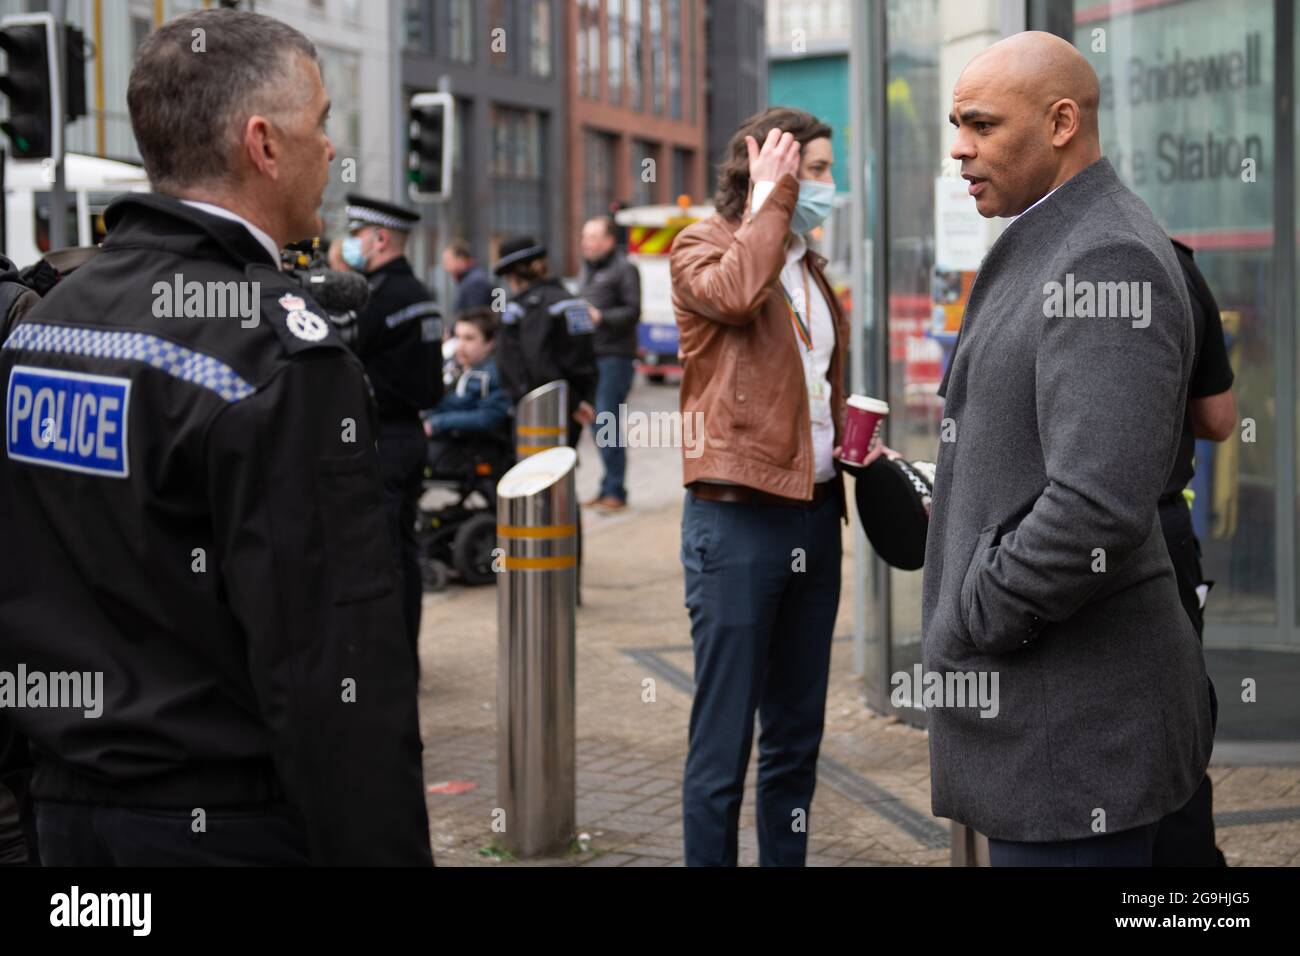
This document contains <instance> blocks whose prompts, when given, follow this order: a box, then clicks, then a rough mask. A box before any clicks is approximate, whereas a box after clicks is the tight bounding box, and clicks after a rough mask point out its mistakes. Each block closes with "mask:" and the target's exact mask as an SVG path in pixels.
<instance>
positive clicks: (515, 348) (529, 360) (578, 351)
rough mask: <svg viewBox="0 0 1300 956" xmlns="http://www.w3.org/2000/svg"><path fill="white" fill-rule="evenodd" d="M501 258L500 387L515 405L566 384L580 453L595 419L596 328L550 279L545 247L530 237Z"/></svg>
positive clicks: (507, 244)
mask: <svg viewBox="0 0 1300 956" xmlns="http://www.w3.org/2000/svg"><path fill="white" fill-rule="evenodd" d="M500 253H501V257H500V258H499V259H498V260H497V264H496V268H495V269H494V270H493V271H495V272H496V274H497V275H499V276H503V277H504V278H505V280H506V284H507V285H508V286H509V288H510V292H511V299H510V301H509V302H508V303H506V308H505V312H504V313H503V314H502V316H501V328H500V330H499V331H498V332H497V368H498V369H499V370H500V372H501V387H502V388H504V389H505V391H506V393H507V394H508V395H509V396H510V398H511V400H512V401H516V402H517V401H519V399H521V398H523V396H524V395H526V394H528V393H529V392H531V391H532V390H533V389H535V388H538V387H539V386H542V385H545V384H546V383H547V382H553V381H556V380H559V379H563V380H564V381H566V382H568V383H569V412H570V420H569V436H568V437H569V444H570V445H571V446H574V447H576V446H577V444H578V437H579V436H580V435H581V434H582V426H583V425H584V424H587V423H589V422H591V421H593V420H594V418H595V410H594V409H593V407H592V403H593V402H594V401H595V400H596V357H595V351H594V349H593V346H592V342H593V333H594V332H595V329H596V327H595V324H594V323H593V322H592V321H591V315H590V314H589V313H588V311H587V304H586V303H585V302H584V301H583V300H582V299H579V298H576V297H575V296H573V295H570V294H569V290H568V289H566V288H565V287H564V285H563V284H562V283H561V282H560V280H559V279H556V278H554V277H553V276H551V275H549V273H548V271H547V264H546V247H545V246H543V245H542V244H541V243H539V242H537V241H536V240H535V239H533V237H532V236H517V237H514V238H510V239H506V240H504V241H503V242H502V243H501V249H500Z"/></svg>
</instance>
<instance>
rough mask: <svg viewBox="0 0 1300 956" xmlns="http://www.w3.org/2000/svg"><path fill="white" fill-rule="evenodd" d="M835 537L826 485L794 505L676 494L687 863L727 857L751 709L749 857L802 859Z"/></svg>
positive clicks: (835, 509) (835, 566)
mask: <svg viewBox="0 0 1300 956" xmlns="http://www.w3.org/2000/svg"><path fill="white" fill-rule="evenodd" d="M841 550H842V548H841V542H840V508H839V500H838V498H837V497H836V496H833V495H832V496H829V497H827V498H826V499H824V500H823V501H822V502H820V503H819V504H818V505H817V506H816V507H813V508H809V509H806V510H805V509H800V508H787V507H781V506H772V505H748V504H733V503H723V502H714V501H704V500H701V499H699V498H696V497H695V496H694V495H693V494H691V493H690V492H689V491H688V492H687V493H686V502H685V506H684V508H683V512H682V552H681V557H682V565H683V567H684V568H685V571H686V607H687V609H688V610H689V611H690V615H691V643H692V645H693V647H694V651H695V696H694V699H693V700H692V702H691V722H690V739H689V744H688V749H687V755H686V773H685V779H684V781H683V784H682V818H683V836H684V839H685V850H686V865H687V866H735V865H736V854H737V850H736V842H737V831H738V829H739V824H740V802H741V796H742V794H743V791H744V785H745V772H746V769H747V767H748V764H749V752H750V748H751V746H752V744H753V739H754V715H755V713H756V712H757V714H758V719H759V737H758V786H757V797H758V806H757V814H756V817H757V825H758V853H759V865H760V866H803V865H804V860H805V857H806V855H807V848H808V826H809V808H810V805H811V803H812V797H813V789H814V786H815V784H816V777H817V750H818V748H819V747H820V746H821V739H822V728H823V725H824V722H825V716H826V685H827V680H828V678H829V673H830V656H831V634H832V631H833V630H834V628H835V612H836V611H837V610H838V608H839V600H840V558H841Z"/></svg>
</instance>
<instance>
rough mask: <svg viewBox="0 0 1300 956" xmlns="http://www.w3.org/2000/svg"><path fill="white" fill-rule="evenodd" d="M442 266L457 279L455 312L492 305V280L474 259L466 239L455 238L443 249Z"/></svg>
mask: <svg viewBox="0 0 1300 956" xmlns="http://www.w3.org/2000/svg"><path fill="white" fill-rule="evenodd" d="M442 267H443V268H444V269H446V270H447V274H448V275H450V276H451V277H452V278H453V279H455V280H456V303H455V306H454V308H453V312H454V313H455V314H456V315H460V314H461V313H462V312H468V311H469V310H470V309H480V308H491V307H492V280H491V279H489V278H488V274H487V271H486V270H485V269H484V268H483V267H482V266H480V265H479V264H478V263H477V262H475V261H474V253H473V251H472V250H471V249H470V247H469V243H468V242H466V241H465V240H464V239H453V240H452V241H451V242H449V243H448V244H447V247H446V248H445V249H443V250H442Z"/></svg>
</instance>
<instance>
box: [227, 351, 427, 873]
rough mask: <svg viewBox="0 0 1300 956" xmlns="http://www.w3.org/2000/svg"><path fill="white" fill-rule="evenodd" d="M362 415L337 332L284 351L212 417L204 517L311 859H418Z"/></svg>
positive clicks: (376, 490) (395, 611)
mask: <svg viewBox="0 0 1300 956" xmlns="http://www.w3.org/2000/svg"><path fill="white" fill-rule="evenodd" d="M328 341H329V342H331V343H335V340H333V339H332V338H331V339H330V340H328ZM369 416H370V400H369V395H368V391H367V388H366V384H365V380H364V378H363V375H362V371H361V367H360V365H359V363H358V362H357V361H356V360H355V359H354V358H353V357H351V356H350V355H348V354H347V353H346V352H345V351H344V350H343V347H342V345H341V344H337V343H335V344H333V345H331V346H330V347H320V348H308V349H304V350H303V351H301V352H299V353H298V354H296V355H293V356H291V357H290V358H289V360H288V361H286V362H285V363H284V367H283V368H281V369H280V370H278V371H277V372H275V373H274V375H273V377H272V378H271V379H270V381H269V382H267V383H266V384H265V385H264V386H263V387H261V388H260V389H259V390H258V391H257V392H256V393H255V394H254V395H252V396H251V397H249V398H247V399H244V400H243V401H240V402H238V403H235V404H232V405H231V406H230V407H229V408H227V409H225V410H224V411H222V412H221V414H220V415H219V416H218V417H217V418H216V419H215V421H214V422H213V424H212V425H211V427H210V429H209V432H208V435H207V438H206V442H205V454H206V465H207V470H208V478H209V487H210V489H211V491H210V498H211V507H212V514H213V522H214V525H215V527H214V529H213V530H214V535H215V540H216V542H217V543H218V547H219V549H220V554H219V556H218V557H219V566H220V569H221V575H222V579H223V583H224V586H225V588H226V591H227V594H228V598H229V602H230V606H231V608H232V610H233V612H234V614H235V615H236V617H237V618H238V619H239V621H240V622H241V624H242V625H243V628H244V631H245V634H246V635H247V641H248V646H247V656H248V667H249V671H250V673H251V675H252V681H253V686H254V689H255V692H256V695H257V700H258V704H259V706H260V708H261V713H262V716H263V718H264V720H265V723H266V726H267V728H268V730H269V737H270V745H271V749H272V754H273V757H274V761H275V765H276V768H277V770H278V773H279V776H280V778H281V782H282V785H283V787H284V790H285V793H286V796H287V800H288V802H289V804H290V806H291V807H292V808H293V809H294V810H295V811H296V812H297V814H298V815H299V816H300V817H301V819H302V822H303V825H304V828H305V832H306V834H307V839H308V847H309V852H310V855H311V859H312V861H313V862H315V863H322V864H384V865H401V864H412V865H420V864H428V863H430V862H431V856H430V850H429V843H428V821H427V817H426V812H425V806H424V790H423V780H422V773H421V763H420V752H421V744H420V738H419V728H418V723H417V713H416V674H415V670H414V668H413V666H412V662H411V657H410V649H409V648H408V647H407V646H406V645H405V641H404V638H403V633H404V632H403V626H402V621H401V610H400V606H399V602H398V595H397V590H396V584H395V581H396V574H395V570H394V568H393V566H392V558H391V550H390V548H389V545H388V539H387V533H388V532H387V527H386V525H385V522H384V515H383V509H382V504H381V493H380V479H379V470H378V463H377V458H376V454H375V448H374V435H373V432H372V426H371V421H370V417H369Z"/></svg>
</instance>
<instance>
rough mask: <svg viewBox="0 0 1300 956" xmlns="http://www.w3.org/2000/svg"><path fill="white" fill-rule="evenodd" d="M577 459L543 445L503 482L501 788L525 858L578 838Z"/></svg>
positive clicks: (510, 845)
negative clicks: (576, 768)
mask: <svg viewBox="0 0 1300 956" xmlns="http://www.w3.org/2000/svg"><path fill="white" fill-rule="evenodd" d="M547 387H549V386H547ZM562 407H566V406H562ZM577 460H578V456H577V454H576V453H575V452H574V450H573V449H572V448H569V447H567V446H566V447H563V448H551V449H546V450H541V451H538V452H537V453H536V454H532V455H529V456H528V457H526V458H524V459H523V461H521V462H520V463H519V464H517V465H515V467H513V468H511V469H510V470H509V471H508V472H506V473H505V475H504V476H502V478H501V481H500V483H498V485H497V540H498V543H499V544H500V546H501V547H503V548H504V549H505V557H504V564H505V569H504V571H503V573H502V574H501V575H500V576H499V578H498V581H497V795H498V799H499V800H500V801H501V808H502V809H503V810H504V811H505V833H504V839H503V840H502V845H503V846H504V847H505V848H506V849H508V850H509V851H510V852H512V853H514V854H515V855H516V856H520V857H529V856H539V855H544V854H553V853H560V852H563V851H564V850H565V849H567V847H568V845H569V842H570V841H571V840H572V839H573V835H574V825H575V819H576V818H575V807H574V795H575V783H576V780H575V764H574V744H575V741H574V686H575V678H574V603H575V601H576V599H577V554H578V551H577V548H578V542H577V513H578V506H577V500H576V492H575V490H574V468H575V466H576V464H577Z"/></svg>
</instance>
